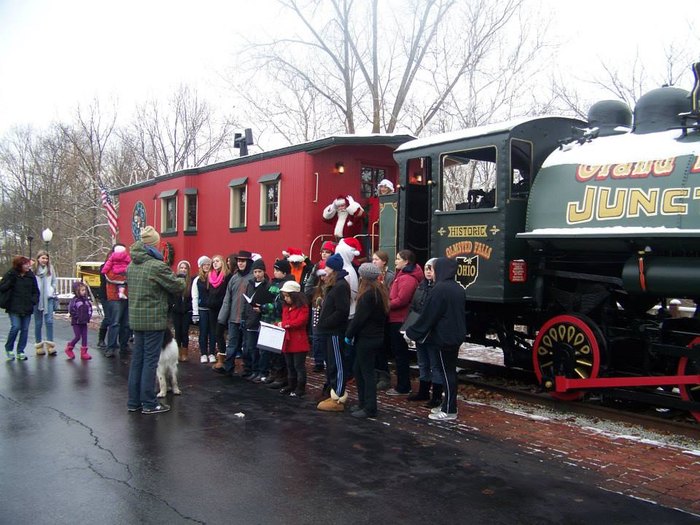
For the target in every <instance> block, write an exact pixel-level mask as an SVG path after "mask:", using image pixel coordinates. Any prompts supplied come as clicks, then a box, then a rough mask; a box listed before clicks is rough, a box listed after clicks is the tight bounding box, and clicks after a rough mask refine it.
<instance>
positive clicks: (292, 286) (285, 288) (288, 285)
mask: <svg viewBox="0 0 700 525" xmlns="http://www.w3.org/2000/svg"><path fill="white" fill-rule="evenodd" d="M280 292H287V293H291V292H301V286H300V285H299V283H298V282H296V281H285V282H284V284H283V285H282V288H280Z"/></svg>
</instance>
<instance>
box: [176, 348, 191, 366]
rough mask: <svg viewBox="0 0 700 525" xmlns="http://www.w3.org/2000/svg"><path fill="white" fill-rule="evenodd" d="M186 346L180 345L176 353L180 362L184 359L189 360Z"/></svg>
mask: <svg viewBox="0 0 700 525" xmlns="http://www.w3.org/2000/svg"><path fill="white" fill-rule="evenodd" d="M187 350H188V349H187V347H186V346H181V347H180V348H179V349H178V355H177V360H178V361H180V362H181V363H184V362H186V361H189V360H190V357H189V355H188V352H187Z"/></svg>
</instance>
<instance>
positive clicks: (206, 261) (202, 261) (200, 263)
mask: <svg viewBox="0 0 700 525" xmlns="http://www.w3.org/2000/svg"><path fill="white" fill-rule="evenodd" d="M205 264H211V259H210V258H209V257H207V256H206V255H202V256H201V257H200V258H199V259H197V266H199V267H200V268H201V267H202V266H204V265H205Z"/></svg>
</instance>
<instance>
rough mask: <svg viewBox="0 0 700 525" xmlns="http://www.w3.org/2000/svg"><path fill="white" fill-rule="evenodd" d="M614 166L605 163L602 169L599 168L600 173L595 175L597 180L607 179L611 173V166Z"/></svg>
mask: <svg viewBox="0 0 700 525" xmlns="http://www.w3.org/2000/svg"><path fill="white" fill-rule="evenodd" d="M611 167H612V165H611V164H603V165H602V166H601V167H600V169H599V170H598V173H597V174H596V176H595V180H605V179H607V178H608V175H609V174H610V168H611Z"/></svg>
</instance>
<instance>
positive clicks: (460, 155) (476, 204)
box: [438, 144, 499, 213]
mask: <svg viewBox="0 0 700 525" xmlns="http://www.w3.org/2000/svg"><path fill="white" fill-rule="evenodd" d="M486 150H492V152H493V155H492V157H493V159H494V160H490V157H491V156H486V157H487V158H478V157H476V156H475V155H474V153H470V152H477V151H482V152H483V151H486ZM479 157H484V155H480V156H479ZM448 158H453V159H455V160H465V159H468V161H469V162H466V163H462V164H463V165H468V164H469V163H470V162H487V163H488V166H489V170H492V173H490V174H488V175H487V182H488V181H491V180H493V184H494V185H493V187H489V186H482V187H480V188H474V186H473V181H472V186H471V188H470V189H469V190H468V191H467V194H466V195H465V194H464V192H462V197H466V199H464V200H462V201H461V202H458V201H455V203H454V207H453V208H451V209H446V206H445V199H446V195H447V194H448V193H449V192H447V191H446V187H447V185H446V184H445V178H446V176H445V159H448ZM438 160H439V170H440V171H439V177H440V194H439V202H438V204H439V205H440V209H439V211H440V212H441V213H453V212H460V213H463V212H472V213H473V212H484V211H489V210H497V209H498V163H499V148H498V146H496V145H495V144H489V145H486V146H479V147H475V148H467V149H457V150H450V151H443V152H440V154H439V158H438ZM455 165H456V164H455ZM472 176H474V175H472ZM484 188H489V189H486V190H484ZM475 190H480V191H481V194H479V193H472V192H473V191H475ZM490 198H492V199H493V205H490V206H489V205H488V199H490ZM470 199H471V200H472V201H473V202H471V203H470V202H469V201H470Z"/></svg>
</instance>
